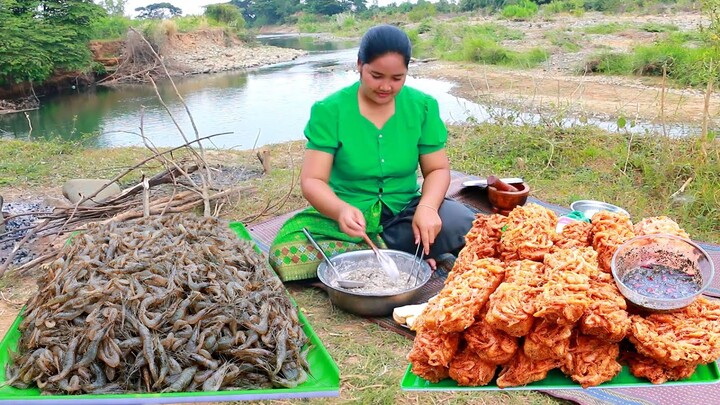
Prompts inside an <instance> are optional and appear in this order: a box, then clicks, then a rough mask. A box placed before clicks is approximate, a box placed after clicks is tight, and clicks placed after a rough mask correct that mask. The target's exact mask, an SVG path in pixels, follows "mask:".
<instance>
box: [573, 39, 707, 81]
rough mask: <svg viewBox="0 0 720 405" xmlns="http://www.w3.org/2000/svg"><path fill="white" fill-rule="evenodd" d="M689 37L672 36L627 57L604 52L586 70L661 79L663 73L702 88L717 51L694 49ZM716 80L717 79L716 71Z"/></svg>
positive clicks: (638, 49) (616, 53)
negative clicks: (658, 77)
mask: <svg viewBox="0 0 720 405" xmlns="http://www.w3.org/2000/svg"><path fill="white" fill-rule="evenodd" d="M683 38H692V36H684V35H683V36H680V35H677V36H671V37H669V38H667V39H665V40H660V41H657V42H655V43H653V44H650V45H639V46H636V47H635V48H634V49H633V50H632V52H630V53H620V52H604V53H601V54H597V55H594V56H592V57H591V58H590V59H589V60H588V61H587V62H586V70H588V71H592V72H597V73H604V74H611V75H642V76H662V75H663V70H665V71H666V73H667V75H668V77H670V78H671V79H673V80H674V81H675V82H676V83H679V84H681V85H687V86H695V87H704V86H705V85H706V84H707V82H708V79H709V77H711V76H710V75H712V74H713V73H712V72H711V71H710V70H709V69H708V66H709V64H708V61H712V60H718V58H720V55H719V54H718V52H720V51H719V50H718V48H717V47H715V46H712V45H702V44H701V45H697V44H696V43H694V42H695V41H694V39H691V40H689V41H685V40H683ZM714 74H715V79H714V80H716V81H717V80H718V79H720V75H719V74H718V71H717V69H715V73H714Z"/></svg>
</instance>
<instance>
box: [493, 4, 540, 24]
mask: <svg viewBox="0 0 720 405" xmlns="http://www.w3.org/2000/svg"><path fill="white" fill-rule="evenodd" d="M537 12H538V5H537V3H533V2H532V1H530V0H520V1H519V2H518V3H517V4H510V5H507V6H505V7H503V9H502V11H501V12H500V15H502V16H503V18H507V19H508V20H520V21H523V20H529V19H531V18H532V17H535V15H536V14H537Z"/></svg>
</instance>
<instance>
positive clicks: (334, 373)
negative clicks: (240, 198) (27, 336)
mask: <svg viewBox="0 0 720 405" xmlns="http://www.w3.org/2000/svg"><path fill="white" fill-rule="evenodd" d="M230 229H232V230H233V231H234V232H235V233H236V234H237V235H238V237H240V238H242V239H248V240H250V234H249V233H248V232H247V230H246V229H245V227H244V226H243V225H242V224H240V223H238V222H235V223H232V224H230ZM255 248H256V249H257V246H256V247H255ZM293 303H294V302H293ZM298 317H299V319H300V323H301V324H302V326H303V330H304V331H305V334H306V335H307V336H308V339H309V340H310V343H309V344H310V345H312V346H311V349H310V351H309V352H308V357H307V359H308V363H309V364H310V372H309V375H308V380H307V381H306V382H305V383H303V384H301V385H298V386H297V387H295V388H272V389H257V390H238V391H216V392H172V393H162V394H161V393H157V394H156V393H148V394H104V395H40V389H38V388H28V389H19V388H14V387H10V386H7V385H4V382H5V381H6V379H5V366H6V365H7V364H8V361H9V357H10V355H9V351H10V350H12V351H16V350H17V344H18V340H19V339H20V331H19V330H18V325H20V322H22V312H21V313H20V315H18V317H17V318H16V319H15V322H14V323H13V324H12V326H11V327H10V329H9V330H8V332H7V333H6V334H5V337H4V338H3V340H2V342H0V402H5V401H7V402H10V403H12V404H39V403H42V404H78V403H92V404H167V403H180V402H220V401H255V400H269V399H289V398H319V397H337V396H339V395H340V371H339V370H338V367H337V364H335V361H334V360H333V359H332V357H330V354H329V353H328V351H327V349H326V348H325V346H323V344H322V342H321V341H320V338H318V336H317V334H316V333H315V331H314V330H313V329H312V327H311V326H310V323H309V322H308V320H307V318H305V315H303V313H302V312H301V311H300V310H298Z"/></svg>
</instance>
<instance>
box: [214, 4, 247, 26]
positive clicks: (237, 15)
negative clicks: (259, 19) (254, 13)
mask: <svg viewBox="0 0 720 405" xmlns="http://www.w3.org/2000/svg"><path fill="white" fill-rule="evenodd" d="M204 15H205V17H207V18H210V19H212V20H215V21H218V22H222V23H225V24H228V25H232V26H234V27H235V28H237V29H242V28H244V27H245V19H244V18H243V15H242V11H241V10H240V9H239V8H238V7H237V6H234V5H232V4H229V3H222V4H210V5H208V6H206V7H205V13H204Z"/></svg>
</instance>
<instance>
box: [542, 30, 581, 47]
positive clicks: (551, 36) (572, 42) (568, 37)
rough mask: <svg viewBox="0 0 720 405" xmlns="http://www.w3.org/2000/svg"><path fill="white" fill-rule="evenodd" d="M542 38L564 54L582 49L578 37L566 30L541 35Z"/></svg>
mask: <svg viewBox="0 0 720 405" xmlns="http://www.w3.org/2000/svg"><path fill="white" fill-rule="evenodd" d="M543 37H544V38H545V39H546V40H548V41H549V42H550V43H551V44H553V45H555V46H557V47H559V48H560V49H562V50H563V51H565V52H577V51H579V50H580V49H582V46H580V44H579V41H578V37H577V36H576V35H573V33H572V32H570V31H567V30H552V31H548V32H546V33H545V34H543Z"/></svg>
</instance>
